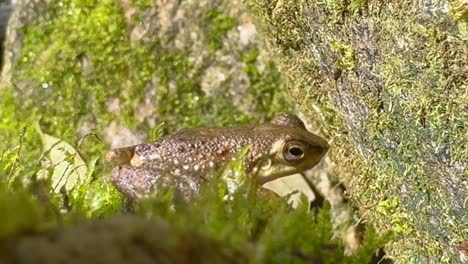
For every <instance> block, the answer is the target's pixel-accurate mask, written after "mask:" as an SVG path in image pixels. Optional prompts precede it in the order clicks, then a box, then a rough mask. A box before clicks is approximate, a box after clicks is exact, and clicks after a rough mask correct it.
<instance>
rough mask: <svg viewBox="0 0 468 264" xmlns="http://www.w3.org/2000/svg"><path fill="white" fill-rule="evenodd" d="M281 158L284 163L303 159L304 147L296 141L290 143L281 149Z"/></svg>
mask: <svg viewBox="0 0 468 264" xmlns="http://www.w3.org/2000/svg"><path fill="white" fill-rule="evenodd" d="M283 157H284V159H285V160H286V161H290V162H294V161H297V160H300V159H302V158H303V157H304V145H303V144H301V142H298V141H291V142H288V143H286V144H285V146H284V148H283Z"/></svg>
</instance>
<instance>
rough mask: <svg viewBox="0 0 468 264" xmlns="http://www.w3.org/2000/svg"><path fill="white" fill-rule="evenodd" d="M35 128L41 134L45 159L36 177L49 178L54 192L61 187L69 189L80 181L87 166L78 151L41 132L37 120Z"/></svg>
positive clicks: (58, 190)
mask: <svg viewBox="0 0 468 264" xmlns="http://www.w3.org/2000/svg"><path fill="white" fill-rule="evenodd" d="M36 129H37V131H38V133H39V134H40V136H41V139H42V144H43V156H44V158H45V159H46V160H45V161H46V162H44V163H43V164H46V167H45V168H43V169H41V170H40V171H39V173H38V177H39V178H43V179H44V178H46V179H47V178H48V179H50V181H51V187H52V189H53V190H54V192H55V193H59V192H60V190H61V189H62V188H63V187H64V188H65V190H66V191H70V190H71V189H73V188H74V187H75V186H76V185H77V184H79V183H82V182H83V181H84V180H85V179H86V176H87V171H88V168H87V166H86V163H85V162H84V160H83V159H82V158H81V156H80V155H79V153H78V151H76V149H75V148H74V147H73V146H71V145H70V144H69V143H67V142H65V141H63V140H61V139H60V138H56V137H54V136H51V135H48V134H45V133H43V132H42V130H41V128H40V125H39V122H37V123H36Z"/></svg>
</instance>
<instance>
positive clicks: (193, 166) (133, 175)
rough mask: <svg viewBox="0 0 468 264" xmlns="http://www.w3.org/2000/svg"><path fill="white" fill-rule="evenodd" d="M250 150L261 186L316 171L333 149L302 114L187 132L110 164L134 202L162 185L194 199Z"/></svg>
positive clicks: (117, 152) (121, 152) (117, 155)
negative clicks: (307, 125)
mask: <svg viewBox="0 0 468 264" xmlns="http://www.w3.org/2000/svg"><path fill="white" fill-rule="evenodd" d="M245 147H249V152H248V153H247V154H246V155H245V160H244V163H245V169H246V173H247V174H248V175H254V176H255V177H256V180H257V183H258V184H260V185H261V184H263V183H265V182H268V181H272V180H274V179H277V178H279V177H283V176H288V175H292V174H295V173H299V172H303V171H305V170H308V169H310V168H312V167H314V166H315V165H317V164H318V163H319V162H320V160H321V159H322V157H323V156H324V155H325V153H326V152H327V151H328V147H329V146H328V143H327V142H326V141H325V140H324V139H322V138H321V137H319V136H317V135H315V134H312V133H310V132H309V131H307V129H306V128H305V125H304V123H303V122H302V121H301V120H300V119H299V118H298V117H297V116H295V115H291V114H284V113H283V114H278V115H277V116H275V117H274V118H273V119H272V120H271V121H270V122H268V123H264V124H260V125H242V126H236V127H227V128H222V127H218V128H193V129H185V130H181V131H179V132H177V133H175V134H173V135H169V136H166V137H163V138H161V139H160V140H159V141H157V142H154V143H148V144H141V145H136V146H131V147H125V148H119V149H113V150H111V151H109V153H108V154H107V161H108V162H109V163H110V164H112V165H113V166H115V167H114V169H113V171H112V173H111V181H112V182H113V183H114V184H115V186H116V187H117V189H119V190H120V191H121V192H123V193H124V194H125V195H127V196H128V197H129V198H132V199H135V198H139V197H141V196H142V195H144V194H148V193H151V192H152V191H153V190H155V189H156V188H158V186H171V187H174V188H176V189H177V190H179V191H180V192H182V194H184V196H185V197H192V196H193V195H194V194H196V193H197V192H198V190H199V186H200V184H201V183H202V182H204V181H207V180H208V179H207V177H209V176H210V174H212V172H213V170H215V169H217V168H223V166H225V165H226V164H227V163H228V162H229V161H230V160H232V159H233V158H235V157H236V155H237V154H238V153H239V151H241V150H242V149H243V148H245Z"/></svg>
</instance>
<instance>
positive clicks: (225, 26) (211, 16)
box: [205, 9, 236, 50]
mask: <svg viewBox="0 0 468 264" xmlns="http://www.w3.org/2000/svg"><path fill="white" fill-rule="evenodd" d="M205 21H206V23H207V24H208V27H207V37H208V43H209V45H210V47H211V48H212V49H213V50H217V49H220V48H222V47H223V37H224V36H225V35H226V33H227V32H228V31H229V30H231V29H232V28H234V26H235V25H236V21H235V20H234V19H233V18H231V17H229V16H227V15H226V14H224V13H223V12H222V11H221V10H217V9H210V10H208V11H207V12H206V14H205Z"/></svg>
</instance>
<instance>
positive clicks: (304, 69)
mask: <svg viewBox="0 0 468 264" xmlns="http://www.w3.org/2000/svg"><path fill="white" fill-rule="evenodd" d="M252 6H253V8H254V10H256V11H257V15H258V19H259V20H260V21H262V22H261V23H260V25H269V26H265V27H264V28H263V31H264V32H265V35H266V36H269V37H270V43H272V46H273V47H274V49H273V51H274V52H277V53H279V54H281V55H282V56H280V57H282V58H283V59H282V60H281V63H282V64H283V67H282V70H283V71H284V72H285V73H286V75H288V76H289V77H290V78H291V81H292V83H294V87H292V89H291V92H292V95H293V96H294V97H296V98H297V100H298V101H299V102H304V101H303V100H304V99H303V98H304V97H305V94H307V97H306V98H309V100H308V101H306V102H305V103H304V104H303V108H304V109H305V110H306V111H309V113H311V114H312V115H316V116H317V115H318V116H321V117H323V119H322V121H323V123H324V124H327V125H326V126H327V127H328V129H327V130H328V131H327V133H328V135H329V138H334V142H333V143H334V148H335V149H334V151H333V153H332V154H333V160H334V161H335V162H336V163H337V165H338V166H337V168H338V169H339V172H340V174H341V178H342V179H343V180H345V182H346V183H347V185H348V192H349V193H350V194H351V195H352V196H353V197H354V199H355V201H358V202H359V203H360V205H361V207H362V208H363V211H365V214H366V215H367V216H371V218H372V219H374V220H376V219H379V220H380V223H382V225H383V226H387V227H388V228H390V229H392V230H393V231H394V232H395V233H396V234H397V237H399V238H401V241H399V242H397V243H395V245H394V246H393V248H392V253H391V254H392V255H394V256H396V257H397V259H401V260H402V261H403V262H415V263H422V262H425V263H427V262H431V263H440V262H441V261H448V260H450V261H454V262H456V261H459V253H460V250H459V249H460V245H463V243H464V241H465V240H466V238H467V237H468V234H467V230H466V226H468V215H467V214H466V212H467V209H468V208H467V203H466V197H467V195H468V185H467V181H466V169H467V160H468V157H467V153H466V150H464V148H465V147H464V146H466V140H467V138H466V135H467V130H466V124H465V123H466V120H467V111H466V110H467V109H466V101H467V100H468V98H467V95H466V90H467V88H468V87H467V83H466V80H467V77H468V72H467V70H466V69H467V61H468V55H467V54H468V53H467V51H468V50H467V45H466V44H467V43H466V39H467V31H466V22H467V20H466V10H467V9H466V3H465V4H464V3H463V1H459V2H457V1H436V2H434V1H410V2H408V1H392V2H389V3H384V2H375V1H361V2H358V1H327V2H326V3H324V2H321V3H313V2H310V1H299V2H297V1H260V2H257V3H256V4H253V5H252ZM289 69H293V70H289ZM351 146H354V147H351ZM365 208H367V209H369V210H366V209H365ZM388 223H391V224H389V225H388Z"/></svg>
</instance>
